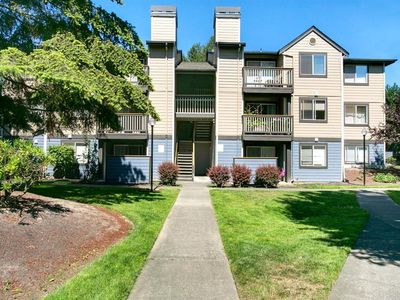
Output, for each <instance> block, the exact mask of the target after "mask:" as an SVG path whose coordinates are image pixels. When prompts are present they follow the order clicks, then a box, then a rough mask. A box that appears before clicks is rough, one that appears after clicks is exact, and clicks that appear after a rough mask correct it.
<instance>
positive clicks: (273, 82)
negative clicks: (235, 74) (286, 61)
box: [243, 67, 293, 88]
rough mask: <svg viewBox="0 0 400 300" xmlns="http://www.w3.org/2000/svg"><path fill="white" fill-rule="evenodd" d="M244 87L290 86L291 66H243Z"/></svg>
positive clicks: (291, 77)
mask: <svg viewBox="0 0 400 300" xmlns="http://www.w3.org/2000/svg"><path fill="white" fill-rule="evenodd" d="M243 86H244V87H245V88H292V87H293V69H292V68H267V67H244V68H243Z"/></svg>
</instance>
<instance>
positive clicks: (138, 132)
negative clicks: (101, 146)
mask: <svg viewBox="0 0 400 300" xmlns="http://www.w3.org/2000/svg"><path fill="white" fill-rule="evenodd" d="M117 116H118V121H119V124H120V125H121V130H120V131H113V130H111V129H99V131H98V133H99V136H100V137H101V138H114V139H118V138H124V139H144V138H147V127H148V126H147V124H148V116H147V115H143V114H136V113H118V114H117Z"/></svg>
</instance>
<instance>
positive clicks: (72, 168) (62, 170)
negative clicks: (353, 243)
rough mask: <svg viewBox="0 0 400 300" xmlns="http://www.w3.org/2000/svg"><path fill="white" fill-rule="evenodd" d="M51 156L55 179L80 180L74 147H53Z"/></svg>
mask: <svg viewBox="0 0 400 300" xmlns="http://www.w3.org/2000/svg"><path fill="white" fill-rule="evenodd" d="M49 154H50V157H51V162H52V165H53V166H54V169H53V171H54V174H53V176H54V178H80V172H79V164H78V161H77V160H76V158H75V153H74V149H73V148H72V147H70V146H67V145H58V146H51V147H50V148H49Z"/></svg>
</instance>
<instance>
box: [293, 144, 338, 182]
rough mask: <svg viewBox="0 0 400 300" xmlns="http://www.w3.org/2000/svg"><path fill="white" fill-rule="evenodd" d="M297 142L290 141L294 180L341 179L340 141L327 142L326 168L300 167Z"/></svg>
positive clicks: (318, 180)
mask: <svg viewBox="0 0 400 300" xmlns="http://www.w3.org/2000/svg"><path fill="white" fill-rule="evenodd" d="M299 144H301V143H299V142H292V175H293V176H292V177H293V180H295V181H313V182H338V181H341V173H342V167H341V152H342V151H341V150H342V149H341V143H340V142H329V143H324V144H328V168H326V169H302V168H300V163H299V160H300V157H299V156H300V153H299Z"/></svg>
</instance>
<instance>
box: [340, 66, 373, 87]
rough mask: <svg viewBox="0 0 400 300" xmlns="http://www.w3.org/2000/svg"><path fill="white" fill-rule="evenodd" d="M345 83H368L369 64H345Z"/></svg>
mask: <svg viewBox="0 0 400 300" xmlns="http://www.w3.org/2000/svg"><path fill="white" fill-rule="evenodd" d="M344 83H349V84H367V83H368V66H367V65H345V66H344Z"/></svg>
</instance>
